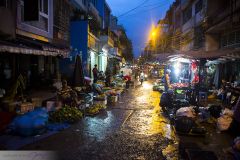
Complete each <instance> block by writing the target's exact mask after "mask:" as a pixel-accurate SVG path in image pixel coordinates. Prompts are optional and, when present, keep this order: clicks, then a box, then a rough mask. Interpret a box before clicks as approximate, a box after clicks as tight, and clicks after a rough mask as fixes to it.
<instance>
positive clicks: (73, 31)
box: [60, 20, 88, 78]
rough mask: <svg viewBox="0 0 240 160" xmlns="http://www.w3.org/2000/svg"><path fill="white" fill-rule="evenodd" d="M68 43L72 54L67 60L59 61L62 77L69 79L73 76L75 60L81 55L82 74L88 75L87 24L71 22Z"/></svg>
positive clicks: (85, 22) (84, 22)
mask: <svg viewBox="0 0 240 160" xmlns="http://www.w3.org/2000/svg"><path fill="white" fill-rule="evenodd" d="M70 43H71V48H72V52H71V53H70V55H69V57H68V58H65V59H63V60H61V61H60V70H61V72H62V75H63V77H68V78H70V77H71V76H72V74H73V70H74V64H75V58H76V55H77V54H81V56H82V63H83V70H84V74H85V75H86V76H87V75H88V65H87V64H88V47H87V46H88V44H87V43H88V22H87V21H83V20H81V21H73V22H71V24H70Z"/></svg>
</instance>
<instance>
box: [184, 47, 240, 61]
mask: <svg viewBox="0 0 240 160" xmlns="http://www.w3.org/2000/svg"><path fill="white" fill-rule="evenodd" d="M180 54H183V55H185V56H190V57H193V58H195V59H199V58H220V57H226V56H227V57H229V58H230V57H232V58H233V57H235V58H240V49H219V50H215V51H203V50H198V51H187V52H180Z"/></svg>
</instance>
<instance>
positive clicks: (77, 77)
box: [72, 55, 85, 87]
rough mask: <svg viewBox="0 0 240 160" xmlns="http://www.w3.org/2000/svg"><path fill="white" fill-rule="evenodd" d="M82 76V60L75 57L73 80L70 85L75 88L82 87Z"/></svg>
mask: <svg viewBox="0 0 240 160" xmlns="http://www.w3.org/2000/svg"><path fill="white" fill-rule="evenodd" d="M84 84H85V82H84V74H83V67H82V60H81V58H80V56H79V55H77V57H76V61H75V67H74V72H73V79H72V85H73V86H75V87H82V86H84Z"/></svg>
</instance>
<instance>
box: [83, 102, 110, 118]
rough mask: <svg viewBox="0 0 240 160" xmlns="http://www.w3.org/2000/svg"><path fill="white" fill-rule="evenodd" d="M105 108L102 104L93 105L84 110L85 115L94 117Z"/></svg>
mask: <svg viewBox="0 0 240 160" xmlns="http://www.w3.org/2000/svg"><path fill="white" fill-rule="evenodd" d="M106 108H107V106H106V105H104V104H94V105H93V106H91V107H89V108H87V109H86V113H87V114H90V115H94V114H97V113H99V111H100V110H102V109H106Z"/></svg>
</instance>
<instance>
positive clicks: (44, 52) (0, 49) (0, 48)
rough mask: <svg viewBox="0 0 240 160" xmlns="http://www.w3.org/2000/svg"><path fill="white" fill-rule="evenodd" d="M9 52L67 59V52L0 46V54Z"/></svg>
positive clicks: (54, 49) (53, 49)
mask: <svg viewBox="0 0 240 160" xmlns="http://www.w3.org/2000/svg"><path fill="white" fill-rule="evenodd" d="M1 52H9V53H15V54H29V55H43V56H63V57H67V56H68V54H69V52H70V51H69V50H61V49H56V48H52V49H51V48H47V49H46V48H43V50H39V49H32V48H24V47H19V46H9V45H0V53H1Z"/></svg>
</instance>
